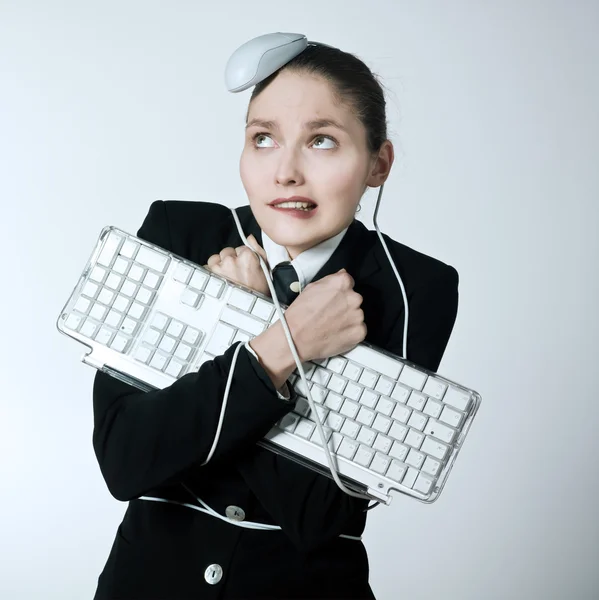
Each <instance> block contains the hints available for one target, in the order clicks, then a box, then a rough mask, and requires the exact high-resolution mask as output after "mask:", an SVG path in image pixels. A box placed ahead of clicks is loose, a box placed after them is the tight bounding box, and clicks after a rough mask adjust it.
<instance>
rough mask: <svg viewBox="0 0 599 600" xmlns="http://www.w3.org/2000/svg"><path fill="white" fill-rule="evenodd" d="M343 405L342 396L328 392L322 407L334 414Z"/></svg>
mask: <svg viewBox="0 0 599 600" xmlns="http://www.w3.org/2000/svg"><path fill="white" fill-rule="evenodd" d="M342 404H343V396H340V395H339V394H335V393H334V392H329V394H328V396H327V399H326V400H325V403H324V405H325V406H326V407H327V408H330V409H331V410H334V411H335V412H339V410H340V408H341V405H342Z"/></svg>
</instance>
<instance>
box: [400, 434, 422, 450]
mask: <svg viewBox="0 0 599 600" xmlns="http://www.w3.org/2000/svg"><path fill="white" fill-rule="evenodd" d="M423 440H424V434H422V433H420V432H419V431H416V430H415V429H410V430H409V431H408V435H406V437H405V439H404V441H403V443H404V444H407V445H408V446H412V448H416V450H420V446H421V445H422V442H423Z"/></svg>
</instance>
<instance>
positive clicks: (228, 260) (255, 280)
mask: <svg viewBox="0 0 599 600" xmlns="http://www.w3.org/2000/svg"><path fill="white" fill-rule="evenodd" d="M247 239H248V242H249V243H250V245H251V246H252V248H254V250H256V251H257V252H258V254H259V255H260V256H261V257H262V258H263V259H264V262H266V263H267V264H268V261H267V260H266V252H265V251H264V248H262V246H260V244H258V242H257V240H256V238H255V237H254V236H253V235H252V234H250V235H248V237H247ZM204 266H205V267H206V268H208V269H210V270H211V271H212V272H213V273H216V274H217V275H222V276H223V277H226V278H227V279H232V280H233V281H236V282H237V283H240V284H241V285H245V286H246V287H248V288H250V289H252V290H255V291H257V292H260V293H262V294H264V295H265V296H268V297H270V290H269V289H268V284H267V283H266V277H265V275H264V272H263V271H262V267H261V266H260V261H259V260H258V257H257V256H256V255H255V254H254V253H253V252H252V251H251V250H250V249H249V248H248V247H247V246H245V245H244V246H238V247H237V248H223V249H222V250H221V251H220V252H219V253H218V254H213V255H212V256H211V257H210V258H209V259H208V264H206V265H204Z"/></svg>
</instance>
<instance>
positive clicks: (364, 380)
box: [359, 369, 378, 388]
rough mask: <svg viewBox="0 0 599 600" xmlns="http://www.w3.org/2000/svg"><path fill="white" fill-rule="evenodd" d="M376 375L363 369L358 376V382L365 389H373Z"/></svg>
mask: <svg viewBox="0 0 599 600" xmlns="http://www.w3.org/2000/svg"><path fill="white" fill-rule="evenodd" d="M377 378H378V375H377V374H376V373H374V372H373V371H369V370H368V369H364V370H363V371H362V375H360V379H359V382H360V383H361V384H362V385H363V386H364V387H367V388H374V385H375V383H376V380H377Z"/></svg>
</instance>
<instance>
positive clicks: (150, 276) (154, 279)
mask: <svg viewBox="0 0 599 600" xmlns="http://www.w3.org/2000/svg"><path fill="white" fill-rule="evenodd" d="M161 279H162V277H158V275H156V273H152V272H151V271H148V272H147V274H146V276H145V277H144V285H146V286H148V287H149V288H152V289H153V290H155V289H156V288H157V287H158V286H159V285H160V281H161Z"/></svg>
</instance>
